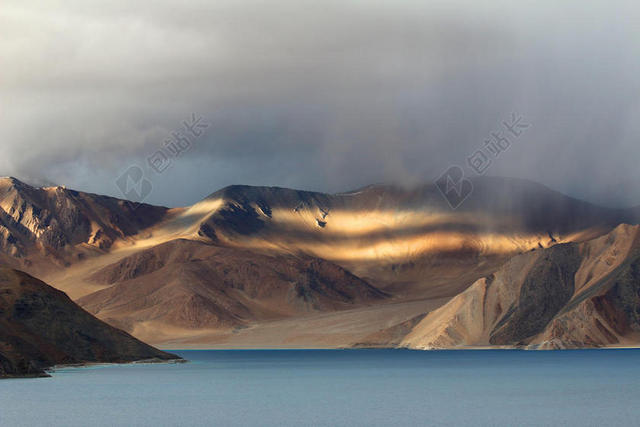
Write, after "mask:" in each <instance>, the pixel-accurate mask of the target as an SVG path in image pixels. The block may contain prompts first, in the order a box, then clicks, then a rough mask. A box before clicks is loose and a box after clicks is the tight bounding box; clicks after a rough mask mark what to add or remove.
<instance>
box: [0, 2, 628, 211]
mask: <svg viewBox="0 0 640 427" xmlns="http://www.w3.org/2000/svg"><path fill="white" fill-rule="evenodd" d="M638 22H640V5H639V4H638V3H637V2H636V1H616V0H613V1H611V0H610V1H588V0H583V1H576V0H563V1H557V0H553V1H550V0H541V1H518V2H513V1H501V0H489V1H485V2H477V1H470V0H469V1H467V0H442V1H441V0H435V1H431V0H426V1H382V0H366V1H355V0H341V1H334V0H325V1H321V2H319V1H308V0H292V1H289V0H270V1H254V0H251V1H249V0H216V1H211V0H208V1H201V0H193V1H162V0H161V1H153V2H151V1H147V0H141V1H136V2H132V1H130V0H128V1H122V0H110V1H86V0H83V1H79V0H68V1H60V2H58V1H38V2H35V1H30V0H26V1H25V0H20V1H18V0H4V1H3V4H2V7H0V99H1V100H2V102H1V103H0V121H1V123H2V126H0V150H1V153H2V155H1V156H0V175H7V176H8V175H11V176H15V177H17V178H19V179H21V180H23V181H26V182H28V183H31V184H33V185H53V184H60V185H66V186H67V187H70V188H75V189H79V190H83V191H90V192H95V193H100V194H109V195H113V196H116V197H126V196H127V195H129V196H130V195H131V193H128V194H123V193H127V192H128V189H130V187H126V188H127V190H124V188H125V187H123V186H122V185H121V184H122V183H123V182H125V181H127V182H129V181H128V180H132V182H133V183H134V184H138V186H137V187H135V188H137V191H138V193H139V194H140V195H143V196H144V199H145V201H147V202H150V203H154V204H161V205H165V206H182V205H187V204H191V203H194V202H196V201H197V200H199V199H201V198H203V197H205V196H206V195H208V194H210V193H212V192H214V191H215V190H217V189H219V188H221V187H224V186H226V185H230V184H250V185H277V186H284V187H293V188H299V189H307V190H317V191H324V192H340V191H348V190H352V189H355V188H358V187H362V186H365V185H368V184H373V183H396V184H400V185H416V184H419V183H423V182H431V181H434V180H435V179H437V178H438V177H439V176H440V175H441V174H442V173H443V172H444V171H445V170H446V169H447V168H448V167H449V166H451V165H459V166H461V167H463V169H464V171H465V173H466V174H468V175H469V176H474V175H477V174H479V173H480V174H486V175H498V176H508V177H519V178H526V179H531V180H534V181H537V182H541V183H543V184H546V185H548V186H550V187H552V188H554V189H556V190H559V191H563V192H565V193H567V194H570V195H573V196H576V197H580V198H584V199H587V200H590V201H592V202H596V203H600V204H606V205H612V206H613V205H616V206H628V205H638V204H640V186H639V185H638V183H639V182H640V168H639V167H638V160H639V159H640V144H639V137H640V79H638V77H637V76H638V73H639V71H640V26H639V25H638ZM514 122H517V123H518V124H520V125H521V126H520V127H518V128H514V129H513V130H515V132H510V131H509V130H508V129H507V128H506V125H505V123H506V124H511V125H512V128H513V123H514ZM494 135H495V136H494ZM494 138H496V140H498V141H502V143H501V144H499V145H496V144H495V143H494V142H495V140H493V139H494ZM504 138H506V140H505V139H504ZM485 141H489V142H488V143H486V142H485ZM492 141H493V142H492ZM505 141H506V142H505ZM491 147H493V148H495V147H501V148H500V149H499V150H491ZM487 150H489V151H487ZM478 151H481V152H482V153H484V155H485V156H486V158H483V159H482V160H483V162H482V165H481V168H478V164H477V163H474V159H475V160H476V161H477V160H478V156H479V154H477V152H478ZM474 156H475V157H474ZM470 159H471V163H470ZM474 165H475V167H474ZM479 169H482V170H481V171H480V172H479ZM122 177H125V178H127V180H125V181H123V179H122ZM142 184H144V185H142Z"/></svg>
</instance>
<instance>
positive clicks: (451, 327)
mask: <svg viewBox="0 0 640 427" xmlns="http://www.w3.org/2000/svg"><path fill="white" fill-rule="evenodd" d="M392 330H393V328H392ZM386 333H387V334H388V332H386ZM384 334H385V333H384V332H378V333H376V334H373V335H371V336H369V337H367V339H365V340H364V341H363V343H361V345H367V344H366V343H367V342H369V343H370V344H371V345H376V344H377V345H382V344H384V340H385V338H384ZM639 343H640V226H630V225H620V226H619V227H617V228H616V229H615V230H613V231H612V232H611V233H609V234H607V235H605V236H602V237H599V238H597V239H594V240H590V241H588V242H583V243H567V244H559V245H556V246H553V247H551V248H548V249H540V250H534V251H532V252H530V253H527V254H523V255H519V256H516V257H514V258H513V259H511V260H510V261H509V262H507V263H506V264H505V265H504V266H503V267H501V268H500V269H499V270H498V271H496V272H495V273H494V274H491V275H489V276H487V277H484V278H482V279H480V280H478V281H477V282H476V283H474V284H473V285H472V286H471V287H469V289H467V290H466V291H464V292H462V293H461V294H460V295H458V296H456V297H455V298H453V299H452V300H451V301H450V302H448V303H447V304H445V305H444V306H442V307H440V308H439V309H437V310H434V311H432V312H430V313H428V314H425V315H424V316H423V317H422V318H421V319H420V321H419V322H418V323H417V324H415V325H411V327H410V328H408V332H407V331H406V330H405V334H404V337H403V338H402V339H401V340H398V345H400V346H405V347H411V348H420V349H428V348H451V347H459V346H489V345H499V346H528V347H529V348H581V347H600V346H611V345H614V346H635V345H638V344H639Z"/></svg>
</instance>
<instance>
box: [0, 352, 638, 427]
mask: <svg viewBox="0 0 640 427" xmlns="http://www.w3.org/2000/svg"><path fill="white" fill-rule="evenodd" d="M177 353H179V354H180V355H181V356H183V357H185V358H187V359H189V360H190V361H191V363H187V364H157V365H119V366H100V367H90V368H68V369H60V370H57V371H56V372H54V373H53V377H52V378H48V379H19V380H5V381H0V425H1V426H3V427H4V426H23V425H24V426H31V425H47V426H58V425H59V426H113V425H127V426H129V425H131V426H151V425H173V426H178V425H179V426H189V425H215V426H237V425H259V426H276V425H277V426H294V425H295V426H299V425H309V426H319V425H325V426H341V425H342V426H355V425H361V426H371V425H383V426H388V425H393V426H409V425H450V426H461V425H496V426H497V425H499V426H503V425H509V426H517V425H535V426H539V425H554V426H562V425H567V426H606V425H637V424H638V422H640V405H639V404H638V398H639V397H640V363H639V362H640V350H591V351H566V352H525V351H438V352H419V351H407V350H335V351H333V350H319V351H315V350H300V351H298V350H281V351H179V352H177Z"/></svg>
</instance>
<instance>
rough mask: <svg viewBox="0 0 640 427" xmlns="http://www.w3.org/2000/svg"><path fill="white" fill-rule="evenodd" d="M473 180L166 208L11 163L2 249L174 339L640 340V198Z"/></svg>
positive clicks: (111, 318)
mask: <svg viewBox="0 0 640 427" xmlns="http://www.w3.org/2000/svg"><path fill="white" fill-rule="evenodd" d="M473 184H474V188H473V192H472V194H471V195H470V197H469V198H468V199H467V200H465V202H464V203H463V204H462V205H461V206H460V207H459V208H458V209H456V210H452V209H451V207H450V206H449V205H448V203H447V202H446V200H445V199H444V198H443V196H442V194H441V193H440V191H439V190H438V188H437V186H436V185H434V184H428V185H422V186H417V187H411V188H405V187H401V186H391V185H374V186H369V187H365V188H362V189H360V190H357V191H353V192H348V193H340V194H324V193H318V192H309V191H298V190H292V189H286V188H278V187H251V186H230V187H226V188H224V189H222V190H219V191H217V192H215V193H213V194H211V195H210V196H208V197H206V198H205V199H203V200H201V201H200V202H198V203H196V204H194V205H192V206H187V207H182V208H166V207H157V206H150V205H146V204H135V203H132V202H129V201H126V200H119V199H116V198H112V197H106V196H100V195H95V194H88V193H82V192H78V191H74V190H69V189H66V188H64V187H47V188H35V187H32V186H29V185H27V184H25V183H23V182H21V181H19V180H17V179H15V178H4V179H1V180H0V263H1V264H3V265H5V266H6V268H7V269H12V270H11V271H14V270H20V271H22V272H24V273H19V274H28V275H31V276H35V277H38V279H40V280H43V281H44V282H46V283H48V284H49V285H51V286H53V287H54V288H57V289H58V290H60V291H63V292H65V293H66V294H67V295H69V297H71V298H72V299H73V300H74V301H75V303H77V304H78V305H79V306H81V307H82V308H84V310H86V311H88V312H89V313H91V314H92V315H94V316H96V317H97V318H98V319H101V320H102V321H104V322H106V323H108V324H110V325H112V326H113V327H116V328H120V329H123V330H124V331H126V333H128V334H131V335H132V336H134V337H136V338H137V339H141V340H143V341H145V342H148V343H150V344H153V345H156V346H160V347H162V348H268V347H279V348H280V347H289V348H291V347H316V348H335V347H353V346H355V347H408V348H417V349H430V348H456V347H487V346H500V347H526V348H532V349H533V348H536V349H538V348H542V349H546V348H579V347H599V346H633V345H638V343H640V320H639V319H640V231H639V230H640V229H639V226H638V224H639V223H640V208H629V209H610V208H605V207H600V206H596V205H593V204H590V203H587V202H584V201H581V200H577V199H574V198H571V197H568V196H565V195H563V194H561V193H558V192H555V191H553V190H551V189H549V188H547V187H545V186H542V185H539V184H536V183H533V182H529V181H524V180H517V179H509V178H495V177H481V178H478V179H475V180H474V182H473ZM16 274H18V273H16ZM34 280H36V279H34Z"/></svg>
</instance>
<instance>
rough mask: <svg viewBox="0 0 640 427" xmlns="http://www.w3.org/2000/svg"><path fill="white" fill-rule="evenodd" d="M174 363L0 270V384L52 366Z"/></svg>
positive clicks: (35, 283)
mask: <svg viewBox="0 0 640 427" xmlns="http://www.w3.org/2000/svg"><path fill="white" fill-rule="evenodd" d="M144 359H159V360H169V359H177V356H174V355H172V354H169V353H165V352H163V351H160V350H157V349H155V348H153V347H151V346H149V345H146V344H144V343H142V342H140V341H138V340H137V339H135V338H133V337H132V336H130V335H129V334H127V333H125V332H123V331H121V330H118V329H116V328H114V327H112V326H109V325H107V324H105V323H104V322H102V321H100V320H98V319H96V318H95V317H93V316H91V315H90V314H89V313H87V312H86V311H84V310H82V309H81V308H80V307H78V306H77V305H76V304H75V303H73V302H72V301H71V300H70V299H69V298H68V297H67V296H66V295H65V294H64V293H62V292H60V291H58V290H56V289H54V288H52V287H50V286H48V285H46V284H45V283H43V282H41V281H39V280H38V279H35V278H33V277H31V276H29V275H28V274H26V273H23V272H20V271H17V270H13V269H9V268H0V378H2V377H8V376H24V375H33V376H40V375H44V369H46V368H48V367H51V366H53V365H57V364H75V363H86V362H132V361H137V360H144Z"/></svg>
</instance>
